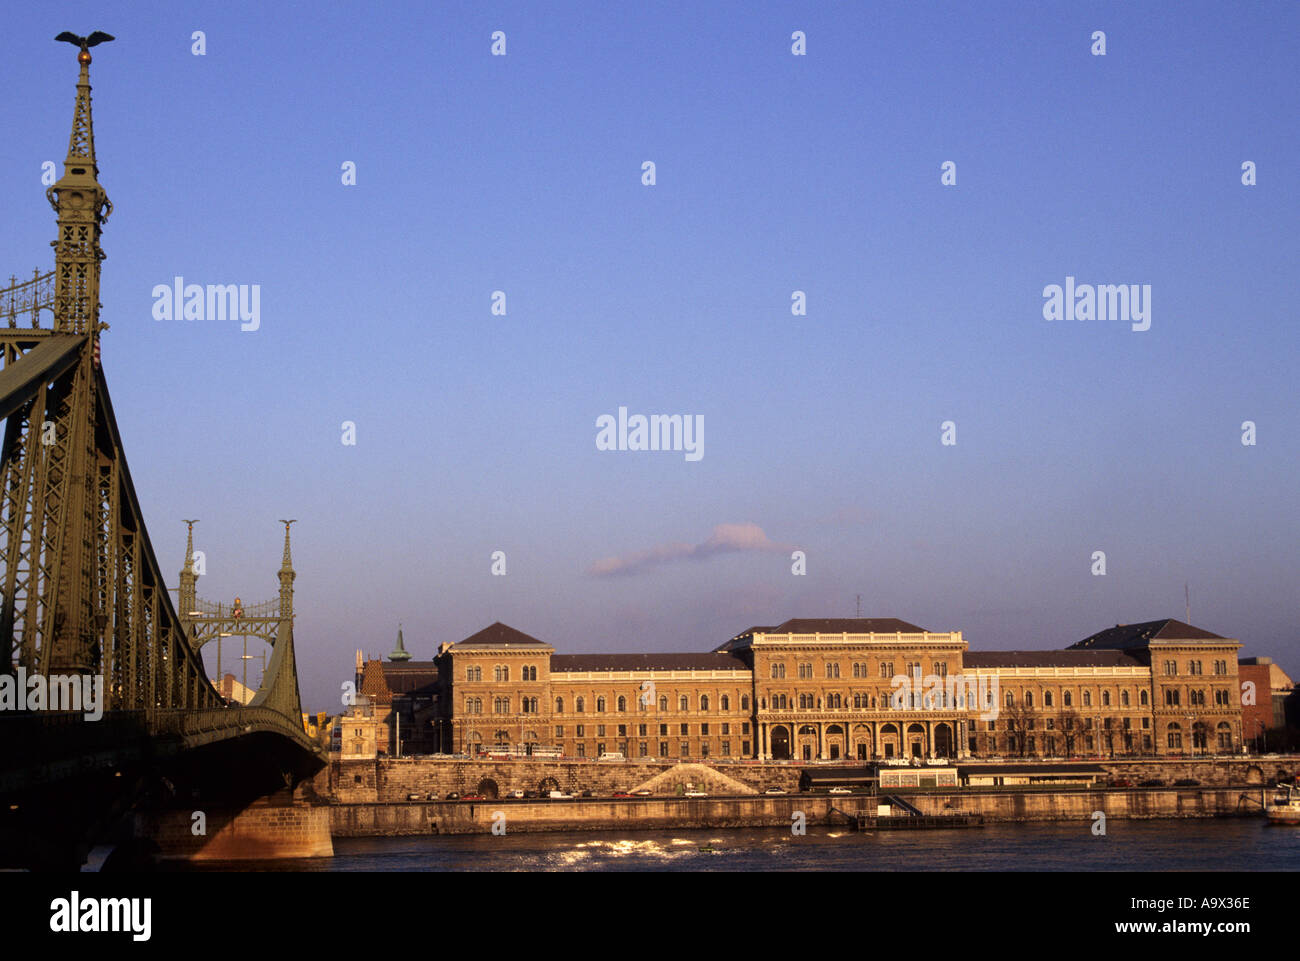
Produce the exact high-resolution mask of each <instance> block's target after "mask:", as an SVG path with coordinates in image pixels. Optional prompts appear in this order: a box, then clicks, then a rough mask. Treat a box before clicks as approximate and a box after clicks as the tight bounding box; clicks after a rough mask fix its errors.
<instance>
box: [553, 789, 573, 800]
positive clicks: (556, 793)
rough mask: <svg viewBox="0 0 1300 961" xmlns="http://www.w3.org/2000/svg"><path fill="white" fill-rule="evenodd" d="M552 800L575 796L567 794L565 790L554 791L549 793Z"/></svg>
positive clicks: (567, 798)
mask: <svg viewBox="0 0 1300 961" xmlns="http://www.w3.org/2000/svg"><path fill="white" fill-rule="evenodd" d="M549 797H550V798H551V800H552V801H567V800H569V799H571V798H572V797H573V795H572V794H565V793H564V792H563V791H552V792H551V793H550V795H549Z"/></svg>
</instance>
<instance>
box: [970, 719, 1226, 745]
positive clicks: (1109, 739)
mask: <svg viewBox="0 0 1300 961" xmlns="http://www.w3.org/2000/svg"><path fill="white" fill-rule="evenodd" d="M1126 720H1127V719H1126ZM1143 720H1144V721H1145V720H1146V718H1143ZM990 726H991V725H990ZM1106 726H1107V728H1109V727H1110V725H1109V724H1107V725H1106ZM1142 726H1143V727H1144V728H1145V727H1146V726H1147V725H1146V724H1143V725H1142ZM1124 728H1125V730H1124V732H1123V735H1122V739H1121V743H1122V745H1123V749H1124V750H1126V751H1133V750H1134V749H1135V748H1136V747H1137V745H1138V739H1137V735H1135V734H1133V733H1132V732H1131V731H1129V730H1128V725H1127V724H1125V725H1124ZM1213 733H1214V740H1215V745H1216V747H1217V748H1218V750H1220V751H1231V750H1232V727H1231V725H1229V724H1227V723H1226V722H1221V723H1220V724H1219V725H1218V727H1217V728H1215V730H1214V732H1213ZM1210 734H1211V732H1210V728H1209V725H1207V724H1204V723H1201V722H1197V723H1196V724H1194V725H1193V726H1192V738H1191V740H1192V748H1193V749H1194V750H1206V749H1208V747H1209V743H1210ZM1080 738H1081V739H1082V744H1083V747H1084V749H1085V750H1089V751H1091V750H1095V749H1096V745H1097V743H1098V739H1097V738H1095V737H1094V736H1093V734H1091V733H1082V734H1080V735H1077V736H1076V735H1073V734H1071V733H1069V732H1066V733H1064V734H1062V736H1061V737H1060V739H1059V741H1058V739H1057V737H1056V736H1055V735H1047V736H1045V737H1044V738H1043V741H1042V743H1043V748H1044V750H1045V751H1046V752H1047V753H1048V754H1055V753H1056V749H1057V745H1058V743H1059V744H1060V745H1061V746H1062V747H1063V748H1064V749H1065V750H1066V751H1073V750H1075V747H1076V744H1077V743H1078V742H1079V740H1080ZM1022 740H1023V743H1024V747H1025V750H1026V751H1027V752H1029V753H1034V752H1035V751H1036V750H1037V747H1036V739H1035V737H1034V735H1032V734H1025V733H1023V732H1019V733H1015V732H1012V733H1008V734H1007V736H1006V738H1005V739H1004V740H1003V742H1002V743H1003V744H1005V745H1006V747H1007V749H1008V750H1009V751H1011V752H1015V751H1017V750H1018V749H1019V748H1020V745H1021V742H1022ZM976 741H977V739H976V738H974V737H972V738H971V739H970V749H971V753H972V754H976V753H979V749H978V748H977V746H976ZM1100 742H1101V743H1103V744H1104V745H1105V746H1107V747H1111V748H1113V747H1114V746H1115V735H1114V734H1112V733H1110V732H1109V731H1107V732H1106V733H1105V734H1103V736H1102V737H1101V739H1100ZM984 743H985V748H984V750H985V753H988V754H996V753H997V751H998V744H999V740H998V737H997V735H994V734H989V735H987V736H985V737H984ZM1141 746H1142V750H1144V751H1150V750H1151V747H1152V738H1151V735H1150V734H1149V733H1144V734H1142V738H1141ZM1165 746H1166V747H1167V748H1168V749H1169V750H1171V751H1180V750H1182V748H1183V729H1182V726H1181V725H1179V724H1170V725H1169V727H1168V729H1167V730H1166V732H1165Z"/></svg>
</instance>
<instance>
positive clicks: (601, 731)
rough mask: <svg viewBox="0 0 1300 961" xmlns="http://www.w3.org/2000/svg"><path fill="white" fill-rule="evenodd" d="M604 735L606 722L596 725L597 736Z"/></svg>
mask: <svg viewBox="0 0 1300 961" xmlns="http://www.w3.org/2000/svg"><path fill="white" fill-rule="evenodd" d="M604 736H605V725H604V724H597V725H596V737H604Z"/></svg>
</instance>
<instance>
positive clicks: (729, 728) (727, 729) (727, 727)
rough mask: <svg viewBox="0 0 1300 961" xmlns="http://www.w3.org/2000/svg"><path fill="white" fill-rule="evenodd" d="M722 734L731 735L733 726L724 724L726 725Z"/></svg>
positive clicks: (723, 726)
mask: <svg viewBox="0 0 1300 961" xmlns="http://www.w3.org/2000/svg"><path fill="white" fill-rule="evenodd" d="M722 733H723V734H730V733H731V725H730V724H724V725H722Z"/></svg>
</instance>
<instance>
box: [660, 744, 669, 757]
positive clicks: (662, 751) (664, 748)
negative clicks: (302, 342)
mask: <svg viewBox="0 0 1300 961" xmlns="http://www.w3.org/2000/svg"><path fill="white" fill-rule="evenodd" d="M659 756H660V757H667V756H668V742H667V741H660V742H659Z"/></svg>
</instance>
